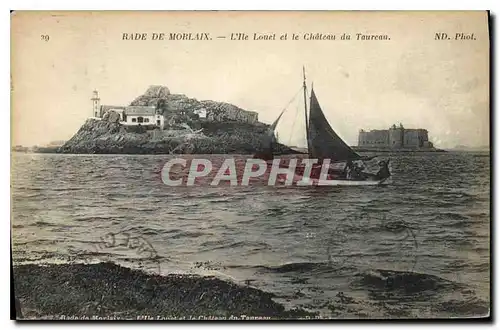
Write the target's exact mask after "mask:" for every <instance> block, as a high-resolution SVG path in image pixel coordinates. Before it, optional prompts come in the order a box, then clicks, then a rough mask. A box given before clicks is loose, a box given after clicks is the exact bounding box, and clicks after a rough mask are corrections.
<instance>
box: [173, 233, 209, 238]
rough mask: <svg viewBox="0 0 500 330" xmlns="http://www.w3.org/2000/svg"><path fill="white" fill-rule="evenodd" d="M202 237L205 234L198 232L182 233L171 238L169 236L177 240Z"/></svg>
mask: <svg viewBox="0 0 500 330" xmlns="http://www.w3.org/2000/svg"><path fill="white" fill-rule="evenodd" d="M203 235H207V233H203V232H199V231H183V232H181V233H178V234H175V235H173V236H170V238H172V239H177V238H195V237H200V236H203Z"/></svg>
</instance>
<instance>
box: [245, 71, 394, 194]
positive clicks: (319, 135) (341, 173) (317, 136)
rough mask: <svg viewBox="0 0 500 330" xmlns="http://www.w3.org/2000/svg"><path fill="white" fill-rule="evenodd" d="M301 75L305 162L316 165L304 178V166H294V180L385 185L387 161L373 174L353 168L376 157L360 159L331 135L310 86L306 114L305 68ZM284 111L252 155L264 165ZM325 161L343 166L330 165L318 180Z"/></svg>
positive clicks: (269, 160) (271, 149)
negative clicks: (323, 177)
mask: <svg viewBox="0 0 500 330" xmlns="http://www.w3.org/2000/svg"><path fill="white" fill-rule="evenodd" d="M303 75H304V81H303V93H304V119H305V126H306V139H307V153H308V157H309V159H317V160H318V163H317V164H315V165H313V167H312V170H311V174H310V175H308V177H304V170H305V166H298V167H297V168H296V169H295V171H294V173H293V175H294V176H295V179H301V180H303V182H305V181H307V180H311V181H312V184H314V185H379V184H383V183H386V182H387V180H388V179H389V177H390V176H391V173H390V171H389V160H387V161H384V160H381V161H379V162H378V165H379V167H380V169H379V171H378V172H377V173H368V172H363V171H362V169H363V168H362V167H359V166H357V165H355V164H356V163H357V162H363V161H367V160H371V159H373V158H375V157H376V156H372V157H363V156H361V155H359V154H358V153H357V152H355V151H354V150H353V149H352V148H351V147H349V146H348V145H347V144H346V143H345V142H344V141H343V140H342V139H341V138H340V137H339V136H338V135H337V133H335V131H334V130H333V128H332V127H331V126H330V124H329V123H328V120H327V119H326V117H325V115H324V113H323V110H322V109H321V106H320V104H319V101H318V98H317V97H316V94H315V92H314V88H313V87H312V86H311V96H310V98H309V115H308V111H307V110H308V109H307V85H306V75H305V68H303ZM285 110H286V109H284V110H283V111H282V112H281V113H280V115H279V116H278V118H276V120H275V121H274V122H273V123H272V125H271V127H270V128H269V131H268V135H267V136H266V141H265V143H264V149H263V151H262V152H261V153H259V154H258V155H255V156H254V157H256V158H262V159H264V160H266V161H267V162H268V165H271V161H272V159H273V158H274V149H275V146H276V145H277V140H276V136H275V129H276V126H277V125H278V122H279V121H280V119H281V117H282V116H283V113H284V112H285ZM326 161H328V162H329V163H330V164H339V163H345V166H344V168H342V169H338V168H337V169H335V166H332V165H330V168H329V170H328V175H327V177H326V180H325V179H322V178H321V175H320V172H321V168H322V165H323V163H324V162H326ZM294 181H295V180H294Z"/></svg>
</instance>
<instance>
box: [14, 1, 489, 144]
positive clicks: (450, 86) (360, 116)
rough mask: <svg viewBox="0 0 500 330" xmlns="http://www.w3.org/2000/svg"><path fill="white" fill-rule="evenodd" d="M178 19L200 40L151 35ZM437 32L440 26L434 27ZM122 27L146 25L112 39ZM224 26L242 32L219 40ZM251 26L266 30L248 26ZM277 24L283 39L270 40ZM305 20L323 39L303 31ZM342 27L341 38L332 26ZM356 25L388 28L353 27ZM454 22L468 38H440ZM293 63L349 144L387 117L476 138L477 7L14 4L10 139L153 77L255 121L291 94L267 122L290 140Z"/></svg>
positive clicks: (56, 131) (482, 79) (455, 137)
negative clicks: (164, 8)
mask: <svg viewBox="0 0 500 330" xmlns="http://www.w3.org/2000/svg"><path fill="white" fill-rule="evenodd" d="M184 32H186V33H209V34H210V36H211V37H212V40H198V41H194V40H191V41H190V40H184V41H179V40H151V37H152V34H153V33H165V34H166V35H167V36H168V34H169V33H184ZM442 32H444V33H447V34H448V36H449V37H450V38H451V40H435V35H436V33H442ZM123 33H147V34H148V38H147V40H123V38H122V37H123ZM231 33H247V34H248V36H249V40H241V41H237V40H230V35H231ZM254 33H257V34H272V33H275V34H276V38H277V39H278V40H252V39H253V34H254ZM284 33H287V37H288V39H287V40H279V37H280V36H281V35H282V34H284ZM293 33H295V34H297V35H298V36H299V40H291V35H292V34H293ZM306 33H313V34H315V33H322V34H325V35H326V34H329V35H336V38H337V39H336V40H304V39H303V37H304V35H305V34H306ZM344 33H346V34H350V35H351V40H340V38H339V37H340V36H341V35H342V34H344ZM357 33H362V34H364V35H369V34H373V35H387V36H388V37H389V38H390V40H356V34H357ZM456 33H465V34H472V33H473V34H474V38H475V40H454V39H455V35H456ZM46 36H48V38H47V37H46ZM217 36H225V38H217ZM47 39H48V40H47ZM302 66H305V68H306V74H307V83H308V87H309V88H310V84H311V83H312V82H313V83H314V90H315V93H316V96H317V98H318V100H319V102H320V104H321V106H322V108H323V111H324V112H325V116H326V117H327V119H328V120H329V122H330V124H331V126H332V127H333V128H334V130H335V131H336V132H337V134H338V135H339V136H341V137H342V138H343V139H344V140H345V141H346V142H347V143H348V144H350V145H356V144H357V136H358V132H359V130H360V129H365V130H366V129H386V128H388V127H389V126H391V125H392V124H394V123H396V124H399V123H402V124H403V125H404V126H405V127H407V128H426V129H427V130H428V131H429V136H430V140H431V141H432V142H434V144H435V145H436V146H437V147H440V148H451V147H454V146H456V145H467V146H485V145H486V146H487V145H489V36H488V24H487V14H486V12H480V11H477V12H362V11H360V12H245V13H243V12H196V13H195V12H176V13H173V12H140V13H137V12H135V13H134V12H93V13H92V12H14V13H13V14H12V15H11V101H12V102H11V114H12V115H11V136H12V141H11V142H12V144H13V145H16V144H22V145H25V146H31V145H43V144H46V143H48V142H50V141H54V140H67V139H69V138H71V136H72V135H73V134H75V133H76V131H77V130H78V129H79V127H80V126H81V125H82V124H83V123H84V122H85V120H86V118H88V117H90V116H91V114H92V101H91V100H90V98H91V95H92V91H93V90H94V89H97V90H98V91H99V94H100V97H101V103H102V104H113V105H126V104H129V103H130V102H131V101H132V100H133V99H134V98H135V97H137V96H139V95H141V94H142V93H143V92H144V91H145V90H146V89H147V87H148V86H149V85H164V86H167V87H168V88H169V89H170V91H171V92H172V93H175V94H185V95H186V96H188V97H193V98H197V99H199V100H214V101H224V102H229V103H232V104H235V105H237V106H239V107H241V108H243V109H247V110H252V111H257V112H258V113H259V120H260V121H262V122H265V123H271V122H272V121H273V120H274V119H275V118H276V117H277V116H278V115H279V113H280V112H281V110H282V109H283V108H284V107H285V106H286V105H287V104H288V103H289V102H290V100H291V99H292V98H293V97H294V95H298V96H297V97H296V98H295V100H294V101H293V102H291V103H290V106H289V107H288V109H287V112H286V113H285V116H284V120H283V123H281V124H280V127H279V134H280V136H283V137H288V139H289V142H290V144H293V145H301V144H302V141H303V140H304V139H303V134H302V133H301V128H303V119H302V116H301V115H299V114H300V113H301V111H303V105H302V104H303V99H302V98H301V97H302V96H301V94H300V88H301V84H302ZM298 92H299V94H297V93H298ZM294 118H296V119H295V120H294ZM294 122H295V123H294Z"/></svg>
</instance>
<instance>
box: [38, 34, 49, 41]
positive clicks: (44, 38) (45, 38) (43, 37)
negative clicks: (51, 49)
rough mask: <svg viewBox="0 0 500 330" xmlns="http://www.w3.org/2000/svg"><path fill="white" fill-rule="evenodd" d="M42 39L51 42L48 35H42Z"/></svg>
mask: <svg viewBox="0 0 500 330" xmlns="http://www.w3.org/2000/svg"><path fill="white" fill-rule="evenodd" d="M40 39H42V40H43V41H49V40H50V37H49V35H48V34H41V35H40Z"/></svg>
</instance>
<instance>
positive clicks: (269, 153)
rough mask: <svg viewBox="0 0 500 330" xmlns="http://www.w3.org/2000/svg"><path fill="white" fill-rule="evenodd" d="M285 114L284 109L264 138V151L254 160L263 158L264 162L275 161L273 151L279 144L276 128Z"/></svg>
mask: <svg viewBox="0 0 500 330" xmlns="http://www.w3.org/2000/svg"><path fill="white" fill-rule="evenodd" d="M284 112H285V109H283V111H281V113H280V115H279V116H278V118H276V120H275V121H274V123H272V125H271V126H270V127H269V129H268V130H267V132H266V134H265V136H264V139H263V141H262V150H260V152H258V153H257V154H255V155H254V158H261V159H264V160H270V159H273V157H274V156H273V151H274V150H273V149H274V146H275V145H276V143H277V141H276V136H275V135H274V130H275V129H276V126H278V122H279V120H280V119H281V116H282V115H283V113H284Z"/></svg>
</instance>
